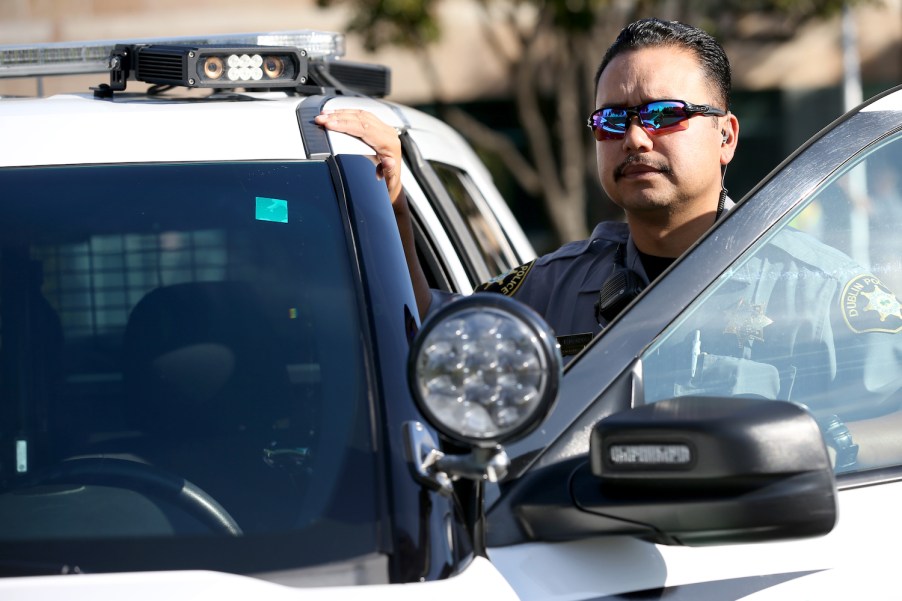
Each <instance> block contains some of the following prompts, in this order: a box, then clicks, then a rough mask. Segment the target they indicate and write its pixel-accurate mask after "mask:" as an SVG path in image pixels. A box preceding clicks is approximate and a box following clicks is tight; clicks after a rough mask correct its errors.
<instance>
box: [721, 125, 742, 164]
mask: <svg viewBox="0 0 902 601" xmlns="http://www.w3.org/2000/svg"><path fill="white" fill-rule="evenodd" d="M722 119H723V121H722V122H721V129H720V136H721V143H720V164H721V165H728V164H729V163H730V161H732V160H733V155H735V154H736V144H737V143H738V141H739V119H737V118H736V115H734V114H733V113H727V115H726V116H725V117H722Z"/></svg>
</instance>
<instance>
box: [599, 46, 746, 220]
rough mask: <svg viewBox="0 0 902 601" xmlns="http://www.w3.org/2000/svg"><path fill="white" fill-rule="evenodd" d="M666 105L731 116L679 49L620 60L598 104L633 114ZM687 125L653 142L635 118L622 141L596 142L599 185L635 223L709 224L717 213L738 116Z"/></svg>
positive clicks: (606, 75)
mask: <svg viewBox="0 0 902 601" xmlns="http://www.w3.org/2000/svg"><path fill="white" fill-rule="evenodd" d="M665 99H668V100H684V101H686V102H690V103H693V104H708V105H711V106H713V107H715V108H719V109H726V107H724V106H720V105H721V102H720V101H718V99H717V97H716V94H715V92H714V89H713V86H712V85H711V83H710V81H709V80H707V79H706V78H705V75H704V72H703V71H702V69H701V67H700V65H699V62H698V60H697V59H696V57H695V55H694V54H692V53H691V52H690V51H688V50H685V49H681V48H677V47H665V48H644V49H641V50H632V51H628V52H624V53H622V54H620V55H618V56H617V57H616V58H614V60H612V61H611V62H610V63H609V64H608V66H607V67H606V68H605V70H604V72H603V73H602V76H601V79H600V80H599V82H598V90H597V93H596V96H595V103H596V107H598V108H600V107H604V106H620V107H631V106H637V105H640V104H643V103H646V102H649V101H652V100H665ZM685 126H686V127H685V129H678V130H676V131H671V132H668V133H659V134H656V135H651V134H649V133H648V132H647V131H645V130H644V129H642V128H641V127H640V126H639V125H638V120H636V119H634V120H633V124H632V125H631V126H630V127H628V129H627V131H626V134H625V135H624V136H623V138H622V139H620V140H603V141H599V142H597V143H596V152H597V162H598V175H599V178H600V179H601V185H602V187H603V188H604V190H605V192H606V193H607V194H608V196H609V197H610V198H611V199H612V200H613V201H614V202H615V203H616V204H617V205H618V206H620V207H621V208H623V209H624V210H625V211H626V212H627V216H628V218H629V219H630V222H631V223H633V222H635V221H636V220H642V219H644V220H646V221H648V222H655V223H661V224H662V226H666V227H675V226H678V225H680V223H685V222H688V221H690V220H693V219H701V218H702V216H703V215H704V216H708V217H705V219H708V218H709V216H710V215H713V211H714V210H716V207H717V201H718V198H719V195H720V183H721V165H722V164H726V163H728V162H729V161H730V160H731V159H732V157H733V150H734V149H735V143H736V137H737V134H738V122H736V118H735V117H734V116H733V115H728V116H727V117H709V116H696V117H692V118H691V119H689V120H688V121H686V122H685ZM722 131H726V132H727V135H728V138H729V140H728V142H727V143H726V144H724V143H723V134H722V133H721V132H722ZM665 222H666V223H665ZM708 223H709V224H710V222H708Z"/></svg>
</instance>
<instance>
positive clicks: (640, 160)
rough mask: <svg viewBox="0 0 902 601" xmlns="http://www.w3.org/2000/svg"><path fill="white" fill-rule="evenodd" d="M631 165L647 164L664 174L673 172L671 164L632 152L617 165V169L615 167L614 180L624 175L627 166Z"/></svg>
mask: <svg viewBox="0 0 902 601" xmlns="http://www.w3.org/2000/svg"><path fill="white" fill-rule="evenodd" d="M631 165H645V166H646V167H651V168H652V169H654V170H655V171H659V172H661V173H664V174H668V175H669V174H670V173H671V169H670V166H669V165H668V164H667V163H665V162H663V161H653V160H651V159H649V158H646V157H644V156H642V155H640V154H631V155H629V156H627V157H626V159H625V160H624V161H623V162H622V163H620V164H619V165H617V168H616V169H614V181H617V180H619V179H620V178H621V177H623V172H624V171H625V170H626V168H627V167H629V166H631Z"/></svg>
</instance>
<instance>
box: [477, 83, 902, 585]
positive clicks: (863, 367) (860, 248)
mask: <svg viewBox="0 0 902 601" xmlns="http://www.w3.org/2000/svg"><path fill="white" fill-rule="evenodd" d="M900 132H902V92H900V91H899V90H898V89H897V90H896V91H895V92H893V93H888V94H886V95H884V96H882V97H881V98H878V99H876V100H875V101H873V102H871V103H870V104H868V105H867V106H865V107H863V108H861V109H860V110H856V111H853V112H852V113H850V114H848V115H846V116H844V117H843V118H841V119H839V120H838V121H836V122H835V123H834V124H832V125H831V126H830V127H828V128H826V129H825V130H824V131H823V132H821V133H820V134H819V135H818V136H816V137H815V138H814V139H813V140H812V141H810V142H809V143H808V144H806V145H805V146H804V147H803V148H801V149H800V150H799V151H797V152H796V153H795V154H794V155H793V156H792V157H790V158H789V159H788V160H787V161H785V162H784V163H783V164H782V165H781V166H780V167H779V168H778V169H776V170H775V171H774V172H773V173H772V174H771V175H770V176H769V177H768V178H767V179H766V180H765V181H764V182H762V184H760V185H759V186H758V187H757V188H756V189H755V190H753V191H752V193H750V194H749V195H748V196H747V197H746V198H745V199H743V201H742V202H741V203H739V204H738V205H737V206H736V207H735V208H734V209H733V210H732V211H731V212H730V213H729V214H728V215H727V216H726V218H725V219H723V220H722V222H721V223H720V224H718V226H717V227H716V228H713V229H712V230H711V231H710V232H709V233H708V235H707V236H706V237H704V238H703V239H702V240H701V241H700V242H699V243H697V244H696V245H695V246H694V247H693V248H692V249H690V251H689V252H688V253H687V254H686V255H684V257H682V258H681V259H680V260H679V261H677V262H676V263H675V264H674V265H673V266H672V267H671V269H670V270H669V271H668V273H667V274H666V275H665V276H664V277H663V278H661V279H659V280H658V282H656V283H655V285H653V286H651V287H649V289H647V290H646V291H645V293H643V295H641V296H640V297H639V298H638V299H637V300H636V301H635V302H634V303H633V304H632V305H631V307H630V308H628V309H627V310H626V311H625V312H624V313H623V314H622V315H621V316H620V317H619V318H618V319H617V320H616V321H615V322H614V323H613V324H612V325H611V326H609V328H608V329H607V330H606V331H605V332H603V333H602V335H600V336H599V337H598V338H596V340H595V341H594V342H593V344H592V345H590V347H588V348H587V349H586V350H585V351H584V352H583V353H582V354H581V355H580V356H579V357H577V358H576V360H574V361H573V362H572V363H571V364H570V365H569V366H568V368H567V370H566V371H565V375H564V378H563V382H562V387H561V394H560V397H559V400H558V403H557V405H556V408H555V409H554V410H553V412H552V413H551V414H550V415H549V418H548V419H547V420H546V422H545V424H544V426H543V428H540V429H539V430H537V431H536V432H535V433H533V434H532V435H530V436H529V437H527V438H526V439H524V440H522V441H520V442H518V443H517V444H515V445H512V446H511V447H509V448H508V452H509V453H510V454H511V456H512V458H513V459H512V465H513V470H512V471H513V479H512V480H511V481H510V482H508V483H507V484H505V485H503V486H502V487H500V488H499V489H498V490H496V491H493V492H492V493H491V494H490V498H489V502H490V504H491V507H490V509H489V514H488V515H489V517H488V524H489V526H488V531H489V544H490V546H492V544H493V537H492V531H493V522H494V523H495V524H496V525H498V524H501V526H500V527H499V528H498V529H501V530H503V524H504V522H505V519H506V518H508V517H509V516H508V515H506V514H507V513H516V507H514V509H513V511H511V506H510V504H509V503H507V502H506V500H507V499H510V498H515V495H516V494H517V489H518V486H519V483H520V482H524V481H527V480H528V479H529V477H530V475H531V474H535V473H539V472H541V471H542V470H547V469H553V467H554V466H556V465H561V464H562V462H565V461H567V460H569V459H571V458H573V457H575V456H579V455H580V454H584V453H586V452H587V450H588V446H589V433H590V432H591V429H592V426H593V425H594V424H595V423H596V422H598V421H599V420H600V419H602V418H603V417H605V416H607V415H609V414H612V413H615V412H618V411H622V410H626V409H629V408H630V407H637V406H640V405H645V404H649V403H656V402H658V401H661V400H665V399H668V398H672V397H679V396H720V397H729V396H734V397H750V398H760V399H778V400H784V401H790V402H793V403H796V404H799V405H802V406H804V407H806V408H807V409H808V410H809V411H810V412H811V413H812V415H814V417H815V418H816V419H817V420H818V422H819V424H820V425H821V429H822V431H823V432H824V439H825V442H827V444H828V445H829V446H830V447H831V448H833V451H832V453H833V456H834V461H835V462H836V471H837V475H836V486H837V489H838V491H839V516H840V517H839V520H838V523H837V525H836V526H835V528H834V530H833V531H832V532H831V533H830V534H829V535H827V536H825V537H821V538H814V539H804V540H798V541H792V542H773V543H759V544H735V545H719V546H710V547H699V548H689V547H669V546H662V545H654V544H652V543H647V542H642V541H640V540H637V539H634V538H630V537H626V536H618V535H607V536H604V535H599V536H593V537H585V538H583V539H581V540H571V541H568V542H557V543H554V544H550V543H547V542H543V541H541V540H530V536H529V534H528V533H527V534H526V535H525V536H523V537H522V538H521V540H520V542H519V543H515V544H509V543H510V540H508V541H501V537H499V538H498V539H496V540H497V541H501V542H500V543H499V544H497V545H495V546H493V548H492V549H491V551H490V556H491V557H492V559H493V561H494V562H495V563H496V565H498V566H499V567H500V569H501V570H502V572H503V573H505V575H506V576H507V577H508V578H509V579H510V580H511V582H512V583H513V584H514V587H515V588H516V589H517V591H518V593H520V594H521V596H522V597H523V598H525V599H530V598H536V599H538V598H543V599H549V598H568V599H588V598H592V599H600V598H605V599H608V598H611V599H620V598H634V597H632V596H623V595H625V594H628V593H634V592H636V591H646V592H648V593H654V594H656V595H659V594H665V592H664V591H666V594H667V595H668V597H667V598H679V599H683V598H686V599H690V598H691V599H705V598H716V599H739V598H745V597H746V596H748V595H754V598H755V599H764V598H768V599H769V598H799V597H798V594H799V591H804V592H805V594H807V595H815V596H819V595H825V597H819V598H835V595H836V594H838V591H840V590H848V589H849V588H850V587H851V586H853V585H854V586H858V587H861V588H860V589H859V591H858V592H859V593H860V592H861V590H864V588H866V587H868V586H870V587H875V588H874V590H873V592H877V593H879V592H884V593H885V592H886V591H885V589H884V588H882V587H885V586H886V583H887V578H888V577H889V578H891V574H892V573H893V570H894V568H893V567H892V566H891V565H889V564H888V563H887V560H886V559H885V558H884V557H883V554H881V553H879V552H878V551H877V548H878V547H879V541H880V540H893V539H894V538H896V537H898V536H900V535H902V527H899V526H898V520H896V519H895V508H896V507H898V506H899V504H900V503H902V484H900V479H902V442H897V440H902V437H900V436H898V434H897V433H898V432H899V429H898V428H899V426H898V425H897V424H898V423H900V421H899V420H900V417H899V416H900V413H899V408H900V402H902V395H900V390H902V369H900V364H899V361H900V360H902V359H900V357H902V350H900V349H902V334H900V332H902V305H900V302H899V300H898V299H899V294H900V292H902V263H900V257H902V240H900V238H899V236H898V235H897V234H896V233H895V232H898V231H899V230H900V229H902V183H900V178H899V175H900V166H902V133H900ZM772 437H773V444H774V445H780V444H781V440H780V435H779V433H776V432H775V433H773V434H772ZM853 447H857V448H853ZM856 451H857V454H856ZM824 571H827V572H830V573H831V577H829V578H825V577H824V576H823V575H822V573H823V572H824ZM818 574H820V575H818ZM838 583H841V585H842V586H839V585H838ZM853 583H854V584H853ZM806 587H807V588H806ZM781 590H786V591H787V592H786V594H785V596H783V597H780V594H781V593H780V591H781ZM790 591H791V592H790ZM771 594H772V595H773V596H769V595H771ZM859 597H860V598H872V597H868V595H867V594H864V595H860V594H859Z"/></svg>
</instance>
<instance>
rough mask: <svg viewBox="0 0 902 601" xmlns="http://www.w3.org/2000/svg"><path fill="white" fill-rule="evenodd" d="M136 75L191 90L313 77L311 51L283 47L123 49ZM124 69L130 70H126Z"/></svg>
mask: <svg viewBox="0 0 902 601" xmlns="http://www.w3.org/2000/svg"><path fill="white" fill-rule="evenodd" d="M117 56H118V57H119V60H120V62H121V64H122V65H123V66H127V67H130V70H131V72H132V73H133V75H132V76H131V77H129V79H135V80H138V81H143V82H147V83H153V84H160V85H173V86H185V87H189V88H239V87H240V88H256V87H259V88H287V87H297V86H298V85H302V84H304V83H305V82H306V81H307V53H306V51H304V50H301V49H298V48H290V47H278V46H221V47H217V46H208V47H191V46H167V45H150V46H132V47H130V48H128V47H125V48H123V47H117V48H116V50H114V52H113V57H114V60H115V57H117ZM123 70H124V69H123Z"/></svg>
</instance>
